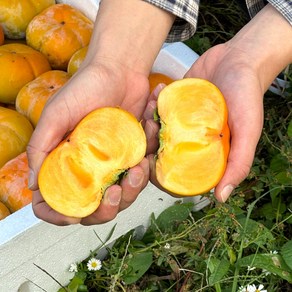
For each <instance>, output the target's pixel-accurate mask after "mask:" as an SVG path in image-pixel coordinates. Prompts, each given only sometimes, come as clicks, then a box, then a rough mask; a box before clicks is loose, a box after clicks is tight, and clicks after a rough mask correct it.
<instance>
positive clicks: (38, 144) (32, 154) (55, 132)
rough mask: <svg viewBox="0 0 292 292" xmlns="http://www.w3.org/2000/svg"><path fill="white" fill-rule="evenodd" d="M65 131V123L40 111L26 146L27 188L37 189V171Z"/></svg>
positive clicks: (61, 138) (66, 129)
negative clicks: (38, 118) (39, 116)
mask: <svg viewBox="0 0 292 292" xmlns="http://www.w3.org/2000/svg"><path fill="white" fill-rule="evenodd" d="M56 121H57V122H56ZM67 131H68V126H67V125H66V123H61V121H59V123H58V119H57V118H56V119H54V116H53V115H52V116H50V115H49V114H46V111H44V112H43V113H42V115H41V118H40V120H39V121H38V124H37V126H36V128H35V129H34V131H33V134H32V136H31V138H30V141H29V143H28V145H27V148H26V152H27V158H28V166H29V179H28V187H29V189H31V190H33V191H35V190H37V189H38V173H39V171H40V168H41V165H42V164H43V162H44V160H45V158H46V157H47V155H48V154H49V153H50V152H51V151H52V150H53V149H54V148H55V147H56V146H57V145H58V144H59V143H60V142H61V141H62V140H63V138H64V136H65V134H66V132H67Z"/></svg>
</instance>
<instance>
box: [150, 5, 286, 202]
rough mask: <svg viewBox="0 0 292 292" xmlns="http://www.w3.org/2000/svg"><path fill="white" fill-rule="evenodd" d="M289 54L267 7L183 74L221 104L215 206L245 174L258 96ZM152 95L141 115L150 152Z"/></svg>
mask: <svg viewBox="0 0 292 292" xmlns="http://www.w3.org/2000/svg"><path fill="white" fill-rule="evenodd" d="M263 48H265V49H264V50H263ZM291 51H292V29H291V25H290V24H289V22H288V21H287V20H286V19H285V18H284V17H283V16H282V15H281V14H280V13H279V12H278V11H277V10H276V9H275V8H274V7H273V6H272V5H270V4H268V5H266V6H265V8H263V9H262V10H261V11H260V12H259V13H258V14H257V15H256V16H255V17H254V18H253V19H252V20H251V21H250V22H249V23H248V24H247V25H246V26H245V27H243V28H242V29H241V30H240V31H239V32H238V33H237V34H236V36H235V37H233V39H231V40H230V41H228V42H227V43H225V44H221V45H218V46H215V47H213V48H211V49H209V50H208V51H206V52H205V53H204V54H203V55H202V56H201V57H200V58H199V59H198V60H197V61H196V62H195V63H194V64H193V66H192V67H191V68H190V70H189V71H188V72H187V73H186V75H185V77H199V78H204V79H207V80H209V81H211V82H212V83H214V84H215V85H216V86H217V87H218V88H219V89H220V90H221V92H222V93H223V95H224V97H225V100H226V103H227V107H228V111H229V114H228V119H229V122H228V124H229V128H230V131H231V149H230V153H229V157H228V162H227V168H226V171H225V174H224V176H223V177H222V179H221V181H220V182H219V183H218V185H217V186H216V188H215V197H216V198H217V199H218V201H220V202H225V201H226V200H227V199H228V197H229V196H230V194H231V192H232V191H233V189H234V188H235V187H236V186H238V184H239V183H240V182H241V181H242V180H244V179H245V178H246V176H247V175H248V173H249V171H250V168H251V165H252V163H253V159H254V154H255V149H256V146H257V143H258V141H259V138H260V135H261V131H262V125H263V95H264V93H265V91H266V90H267V89H268V87H269V86H270V84H271V83H272V81H273V80H274V79H275V77H276V76H277V75H278V74H279V73H280V72H281V70H283V69H284V68H285V66H287V65H288V64H290V63H291V62H292V55H291ZM160 87H161V85H160ZM157 91H159V88H156V90H154V93H153V94H152V95H151V96H150V99H149V102H148V105H147V108H146V110H145V113H144V117H145V119H148V120H147V121H146V123H145V132H146V134H147V137H148V140H149V141H148V145H149V147H148V153H154V152H155V151H156V150H157V144H158V142H157V139H155V133H157V130H158V125H157V124H155V123H154V121H153V120H151V119H149V118H150V116H151V114H150V113H151V110H152V109H153V108H154V107H155V96H157V93H158V92H157ZM148 157H149V160H150V172H151V173H150V179H151V181H152V182H153V183H154V184H156V185H158V184H157V180H156V178H155V167H154V161H153V154H152V155H149V156H148Z"/></svg>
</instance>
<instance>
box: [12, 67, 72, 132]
mask: <svg viewBox="0 0 292 292" xmlns="http://www.w3.org/2000/svg"><path fill="white" fill-rule="evenodd" d="M69 79H70V76H69V74H68V73H67V72H65V71H62V70H50V71H47V72H45V73H43V74H41V75H40V76H38V77H36V78H35V79H34V80H32V81H30V82H29V83H27V84H26V85H25V86H23V87H22V88H21V90H20V91H19V92H18V94H17V97H16V101H15V106H16V110H17V111H18V112H19V113H21V114H23V115H24V116H26V117H27V118H28V119H29V121H30V122H31V123H32V125H33V126H34V127H36V125H37V123H38V121H39V119H40V116H41V113H42V111H43V108H44V106H45V105H46V103H47V102H48V101H49V100H50V98H51V97H52V96H53V95H54V94H55V93H56V92H57V91H58V90H59V89H60V88H61V87H63V86H64V85H65V83H66V82H67V81H68V80H69Z"/></svg>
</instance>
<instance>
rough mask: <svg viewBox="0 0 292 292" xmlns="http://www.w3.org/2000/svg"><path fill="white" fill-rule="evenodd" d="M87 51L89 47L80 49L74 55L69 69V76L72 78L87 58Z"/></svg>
mask: <svg viewBox="0 0 292 292" xmlns="http://www.w3.org/2000/svg"><path fill="white" fill-rule="evenodd" d="M87 51H88V46H86V47H83V48H81V49H79V50H78V51H76V52H75V53H74V54H73V55H72V57H71V58H70V60H69V63H68V67H67V72H68V73H69V75H71V76H72V75H74V74H75V73H76V72H77V71H78V69H79V67H80V66H81V64H82V62H83V61H84V59H85V57H86V54H87Z"/></svg>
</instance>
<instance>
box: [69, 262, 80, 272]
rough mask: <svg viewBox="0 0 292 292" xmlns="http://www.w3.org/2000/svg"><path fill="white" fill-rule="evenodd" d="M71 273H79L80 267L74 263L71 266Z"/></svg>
mask: <svg viewBox="0 0 292 292" xmlns="http://www.w3.org/2000/svg"><path fill="white" fill-rule="evenodd" d="M69 272H71V273H76V272H78V267H77V264H76V263H73V264H71V265H70V267H69Z"/></svg>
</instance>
